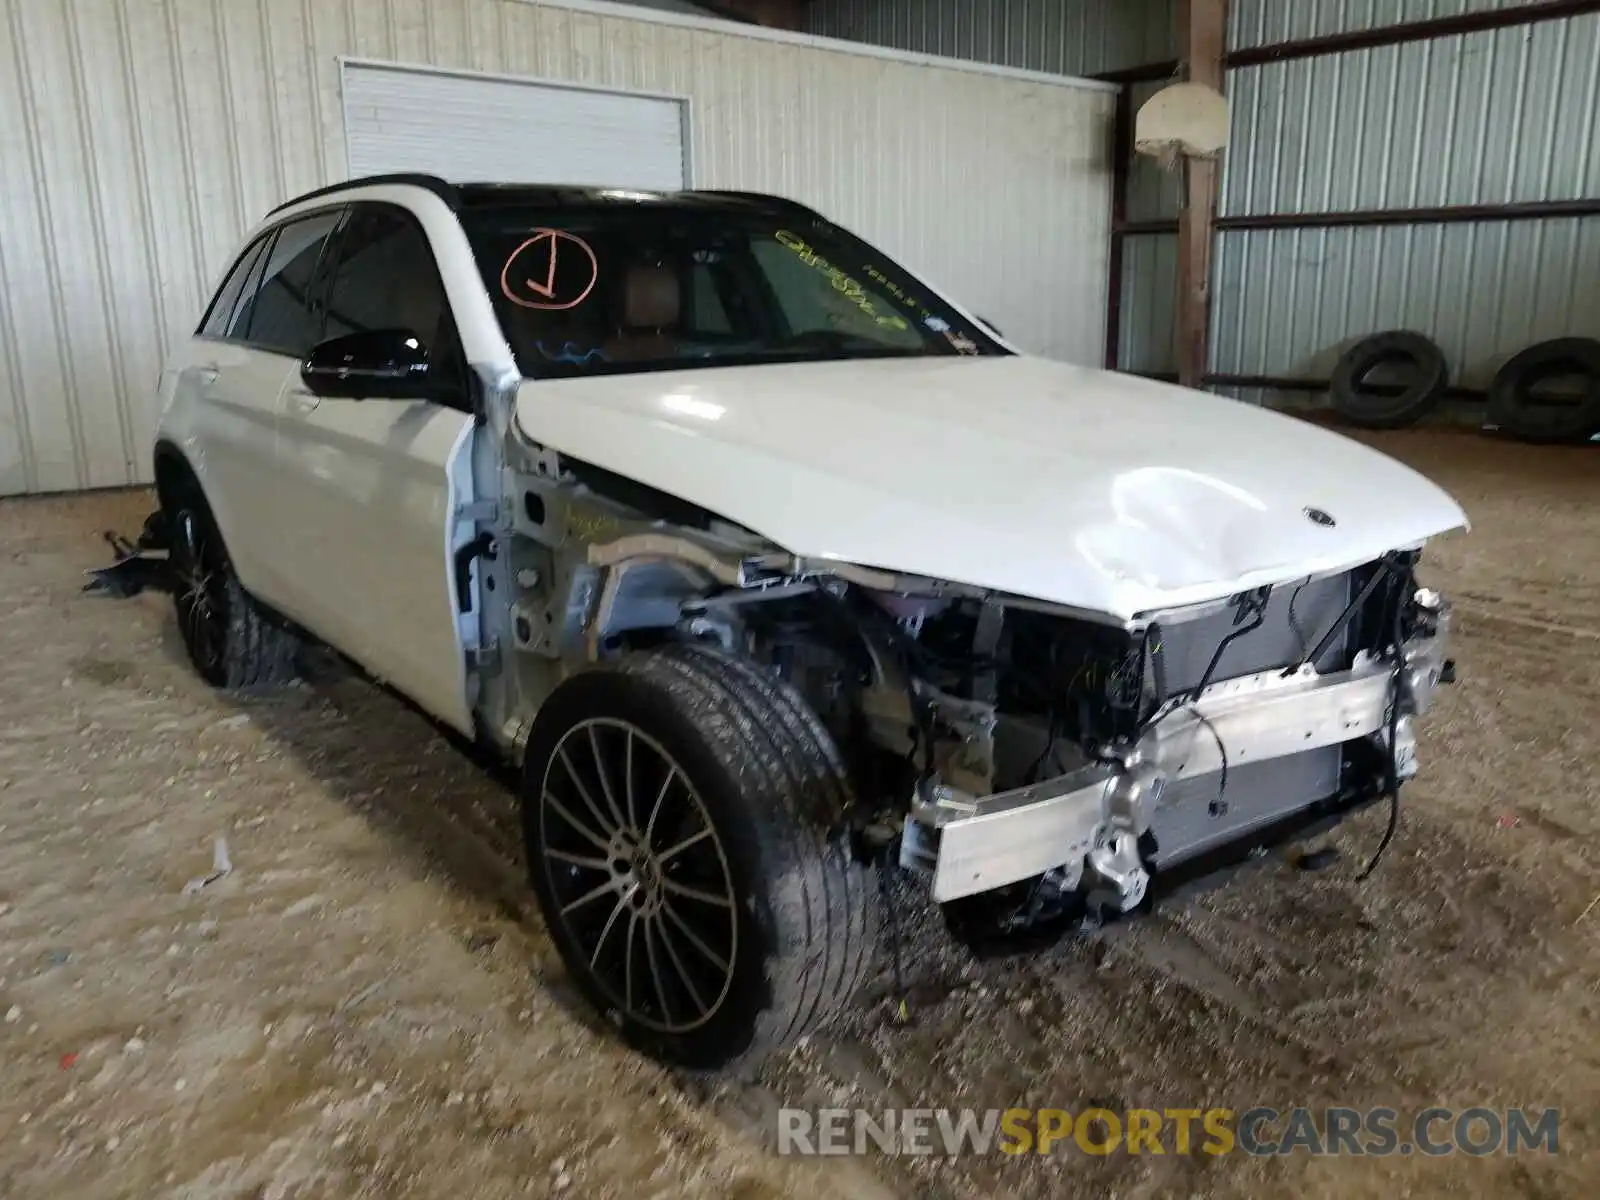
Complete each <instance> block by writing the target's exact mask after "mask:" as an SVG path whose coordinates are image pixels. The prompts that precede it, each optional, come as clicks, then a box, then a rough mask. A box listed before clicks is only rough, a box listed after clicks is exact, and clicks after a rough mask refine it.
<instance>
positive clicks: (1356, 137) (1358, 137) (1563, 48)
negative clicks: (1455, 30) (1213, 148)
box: [1221, 14, 1600, 216]
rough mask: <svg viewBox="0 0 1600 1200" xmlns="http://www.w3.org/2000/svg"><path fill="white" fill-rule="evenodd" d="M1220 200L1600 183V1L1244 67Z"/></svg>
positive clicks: (1305, 199)
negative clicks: (1420, 38)
mask: <svg viewBox="0 0 1600 1200" xmlns="http://www.w3.org/2000/svg"><path fill="white" fill-rule="evenodd" d="M1228 89H1229V93H1230V100H1231V103H1232V108H1233V114H1234V120H1233V136H1232V141H1231V142H1230V144H1229V146H1228V151H1227V167H1226V172H1225V174H1226V176H1227V178H1226V180H1225V182H1224V187H1223V194H1222V197H1221V211H1222V213H1223V214H1224V215H1227V216H1235V215H1243V214H1253V213H1279V212H1333V211H1348V210H1351V209H1370V208H1415V207H1426V206H1433V205H1447V204H1495V203H1503V202H1510V201H1516V200H1562V199H1577V198H1580V197H1587V196H1600V146H1597V143H1600V124H1597V120H1600V117H1597V112H1600V14H1595V15H1592V16H1587V17H1578V18H1573V19H1571V20H1567V21H1550V22H1544V23H1540V24H1535V25H1527V26H1519V27H1516V28H1511V29H1501V30H1495V31H1492V32H1487V33H1477V34H1468V35H1465V36H1457V37H1448V38H1440V39H1438V40H1436V41H1431V42H1412V43H1408V44H1405V45H1400V46H1385V47H1380V48H1377V49H1373V50H1359V51H1353V52H1350V53H1347V54H1333V55H1327V56H1325V57H1320V58H1307V59H1297V60H1294V61H1291V62H1285V63H1269V64H1267V65H1265V66H1260V67H1248V68H1244V69H1241V70H1237V71H1233V72H1231V73H1230V74H1229V76H1228Z"/></svg>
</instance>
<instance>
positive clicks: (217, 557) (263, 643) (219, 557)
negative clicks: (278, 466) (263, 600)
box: [164, 490, 299, 689]
mask: <svg viewBox="0 0 1600 1200" xmlns="http://www.w3.org/2000/svg"><path fill="white" fill-rule="evenodd" d="M164 507H165V508H166V513H167V524H168V529H169V531H170V540H171V544H170V549H169V551H168V553H169V555H170V557H171V560H172V567H173V572H174V574H175V575H176V577H177V587H176V589H175V591H174V593H173V596H174V603H175V607H176V609H177V616H178V631H179V633H180V634H181V635H182V637H183V645H184V648H185V649H186V650H187V651H188V653H189V661H190V662H191V663H193V664H194V669H195V670H196V671H197V672H198V673H199V675H200V678H202V679H204V680H205V681H206V682H207V683H209V684H210V685H211V686H212V687H218V688H228V689H243V688H258V687H269V686H272V685H276V684H283V683H288V682H289V681H291V680H292V679H294V677H295V658H296V654H297V651H298V649H299V639H298V638H296V637H295V635H294V634H293V633H291V632H290V631H289V630H287V629H285V628H283V627H282V626H281V625H278V624H276V623H275V622H273V621H272V619H271V618H270V617H268V616H267V615H266V614H265V613H264V612H262V611H261V609H260V607H259V606H258V605H257V604H256V603H255V601H254V600H252V599H251V598H250V597H249V596H248V595H247V594H246V593H245V591H244V589H243V588H242V587H241V586H240V585H239V579H238V577H237V576H236V575H235V574H234V571H233V564H232V562H231V561H230V560H229V558H228V551H227V547H226V546H224V545H223V542H222V535H221V534H220V533H218V532H217V527H216V522H215V521H214V520H212V517H211V512H210V509H209V508H207V506H206V503H205V501H204V500H202V499H200V498H199V496H198V495H196V494H195V493H194V491H193V490H186V491H185V492H184V493H183V494H182V495H180V496H178V497H177V498H175V500H174V501H173V502H172V504H171V505H170V506H164Z"/></svg>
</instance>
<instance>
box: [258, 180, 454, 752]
mask: <svg viewBox="0 0 1600 1200" xmlns="http://www.w3.org/2000/svg"><path fill="white" fill-rule="evenodd" d="M325 295H326V300H325V304H324V310H325V313H324V315H325V320H324V328H323V333H324V336H325V337H327V338H335V337H341V336H345V335H348V334H351V333H357V332H362V331H370V330H387V329H404V330H407V331H409V333H410V334H411V335H413V336H415V337H416V338H417V339H418V340H419V341H420V342H421V343H422V344H423V345H424V346H425V347H426V348H427V351H428V358H429V368H428V380H427V389H426V391H427V395H428V396H429V398H428V399H410V400H403V399H382V398H378V399H362V400H354V399H342V398H337V397H333V396H318V395H316V394H314V393H313V392H312V391H311V390H310V389H309V388H307V387H306V386H304V384H303V383H302V382H300V381H299V380H295V381H292V382H291V383H290V385H289V386H288V387H287V388H286V389H285V391H284V397H283V405H282V412H281V416H280V419H279V422H278V466H279V498H278V501H277V513H278V514H279V519H280V521H281V524H282V527H283V529H284V530H285V531H286V532H287V533H289V535H290V536H289V537H288V543H287V545H286V547H285V562H286V563H287V565H288V566H289V568H290V569H291V570H292V571H293V573H294V574H295V576H296V577H297V578H302V579H305V580H308V581H314V584H312V583H308V584H307V586H305V587H304V588H302V589H300V590H299V592H298V594H297V597H296V599H297V604H296V606H295V608H294V610H292V611H291V612H290V615H291V616H293V617H295V619H296V620H298V621H299V622H300V623H301V624H303V625H305V626H306V627H307V628H309V629H310V630H312V631H313V632H314V633H316V634H317V635H318V636H320V637H322V638H323V639H324V640H326V641H328V642H329V643H331V644H332V645H334V646H336V647H337V648H339V649H340V650H342V651H343V652H344V653H346V654H348V655H349V656H350V657H351V658H353V659H355V660H356V661H357V662H358V663H360V664H361V666H363V667H365V668H366V669H367V670H368V671H370V672H371V673H372V674H373V675H375V676H377V677H378V678H379V679H382V680H384V681H386V682H388V683H390V684H392V685H393V686H394V687H395V688H397V689H398V690H399V691H401V692H402V693H404V694H405V695H407V696H409V697H410V698H411V699H412V700H413V701H415V702H416V703H417V704H419V705H420V706H421V707H422V708H424V709H425V710H427V711H428V712H430V713H432V714H433V715H434V716H436V717H438V718H439V719H441V720H443V721H445V722H447V723H448V724H450V725H452V726H454V727H456V728H458V729H461V730H463V731H470V729H471V725H472V718H471V710H470V708H469V706H468V704H467V700H466V686H465V666H464V662H463V658H462V652H461V645H460V641H459V639H458V636H457V626H456V607H455V606H456V598H455V596H454V594H453V591H454V589H453V584H452V571H451V566H450V553H449V537H450V529H451V525H452V514H453V511H454V508H455V498H454V492H453V489H452V485H451V480H452V473H453V472H456V471H464V470H465V469H466V456H467V453H468V447H469V435H470V432H471V429H472V417H471V413H470V406H469V404H468V401H467V396H468V391H467V379H466V374H467V373H466V363H465V359H464V356H463V355H462V353H461V343H460V338H459V336H458V335H457V331H456V326H455V321H454V319H453V318H452V315H451V312H450V306H449V302H448V301H447V299H446V297H445V291H444V286H443V284H442V282H441V280H440V277H439V271H438V267H437V265H436V263H435V260H434V255H433V251H432V249H431V247H430V246H429V243H428V239H427V235H426V233H425V232H424V231H423V229H422V226H421V225H420V223H419V222H418V221H417V220H416V218H415V217H414V216H413V215H412V214H411V213H410V212H408V211H407V210H406V209H404V208H401V207H398V206H395V205H388V204H376V203H362V204H356V205H354V206H352V209H351V213H350V217H349V220H348V221H347V223H346V224H345V226H344V228H343V230H342V232H341V233H340V236H339V238H338V239H337V242H336V245H335V248H334V251H333V253H332V256H331V259H330V269H329V271H328V279H327V285H326V293H325Z"/></svg>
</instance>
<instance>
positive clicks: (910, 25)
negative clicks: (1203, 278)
mask: <svg viewBox="0 0 1600 1200" xmlns="http://www.w3.org/2000/svg"><path fill="white" fill-rule="evenodd" d="M1176 10H1177V4H1176V0H813V2H812V3H811V5H810V6H809V7H808V8H807V10H806V11H807V17H806V19H807V22H808V28H809V29H810V30H811V31H812V32H813V33H820V34H825V35H827V36H830V37H842V38H854V39H856V40H858V41H864V42H872V43H875V44H877V45H882V46H894V47H897V48H899V49H902V50H917V51H923V52H926V53H933V54H948V55H955V56H956V57H958V58H970V59H973V60H976V61H979V62H991V63H1000V64H1002V65H1005V66H1011V67H1024V68H1027V69H1029V70H1035V71H1050V72H1053V73H1056V74H1062V75H1093V74H1096V73H1098V72H1101V71H1115V70H1119V69H1121V68H1124V67H1134V66H1140V65H1143V64H1144V63H1149V62H1159V61H1162V60H1164V59H1169V58H1172V57H1173V56H1174V55H1175V54H1176V53H1177V50H1176V43H1175V31H1176V29H1177V24H1176V22H1177V11H1176ZM1161 86H1162V85H1161V84H1139V85H1137V86H1136V87H1135V88H1134V100H1135V104H1136V105H1137V104H1140V103H1143V102H1144V101H1145V100H1148V99H1149V98H1150V97H1151V96H1153V95H1154V94H1155V93H1156V92H1157V91H1158V90H1159V89H1160V88H1161ZM1180 185H1181V178H1180V176H1179V175H1178V174H1177V173H1176V172H1170V171H1164V170H1162V169H1161V168H1160V167H1158V166H1156V164H1155V163H1154V161H1153V160H1151V159H1148V158H1142V157H1141V158H1136V159H1135V161H1134V163H1133V166H1132V169H1131V172H1130V174H1129V178H1128V217H1129V219H1130V220H1134V221H1147V220H1155V219H1158V218H1162V217H1176V216H1177V215H1178V203H1179V197H1180V195H1181V192H1180ZM1177 263H1178V237H1177V235H1176V234H1151V235H1146V236H1142V237H1137V238H1129V239H1128V240H1127V241H1126V243H1125V244H1124V250H1123V260H1122V301H1121V304H1122V324H1121V329H1120V332H1119V349H1118V358H1117V361H1118V362H1119V363H1121V364H1122V366H1124V367H1125V368H1127V369H1128V370H1134V371H1152V372H1162V371H1172V370H1176V362H1177V357H1176V354H1177V351H1176V346H1177V336H1178V334H1177V328H1176V324H1175V321H1176V316H1175V312H1176V310H1175V306H1174V294H1175V291H1176V287H1177V274H1176V272H1177Z"/></svg>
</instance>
